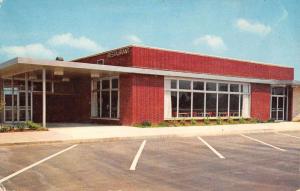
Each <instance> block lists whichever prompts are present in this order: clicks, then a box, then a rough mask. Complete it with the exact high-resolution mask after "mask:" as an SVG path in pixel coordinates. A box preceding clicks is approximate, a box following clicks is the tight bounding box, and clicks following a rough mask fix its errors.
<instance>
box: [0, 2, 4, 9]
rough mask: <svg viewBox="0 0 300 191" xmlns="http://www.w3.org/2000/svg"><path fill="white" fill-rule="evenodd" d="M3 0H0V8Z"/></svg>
mask: <svg viewBox="0 0 300 191" xmlns="http://www.w3.org/2000/svg"><path fill="white" fill-rule="evenodd" d="M3 2H4V0H0V8H1V5H2V4H3Z"/></svg>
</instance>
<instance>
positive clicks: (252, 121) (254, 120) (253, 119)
mask: <svg viewBox="0 0 300 191" xmlns="http://www.w3.org/2000/svg"><path fill="white" fill-rule="evenodd" d="M250 123H258V120H257V119H255V118H251V119H250Z"/></svg>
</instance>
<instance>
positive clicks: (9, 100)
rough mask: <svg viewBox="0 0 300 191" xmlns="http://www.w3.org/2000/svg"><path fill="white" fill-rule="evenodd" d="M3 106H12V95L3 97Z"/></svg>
mask: <svg viewBox="0 0 300 191" xmlns="http://www.w3.org/2000/svg"><path fill="white" fill-rule="evenodd" d="M5 106H12V95H11V94H10V95H5Z"/></svg>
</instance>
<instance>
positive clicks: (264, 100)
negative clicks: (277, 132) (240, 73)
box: [251, 84, 271, 121]
mask: <svg viewBox="0 0 300 191" xmlns="http://www.w3.org/2000/svg"><path fill="white" fill-rule="evenodd" d="M270 100H271V87H270V85H266V84H251V117H252V118H256V119H260V120H264V121H267V120H269V119H270Z"/></svg>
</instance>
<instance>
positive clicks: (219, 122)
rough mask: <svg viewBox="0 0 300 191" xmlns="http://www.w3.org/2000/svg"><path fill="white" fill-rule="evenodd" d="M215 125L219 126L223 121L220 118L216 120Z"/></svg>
mask: <svg viewBox="0 0 300 191" xmlns="http://www.w3.org/2000/svg"><path fill="white" fill-rule="evenodd" d="M216 122H217V125H221V124H222V123H223V119H222V118H221V117H218V118H217V121H216Z"/></svg>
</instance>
